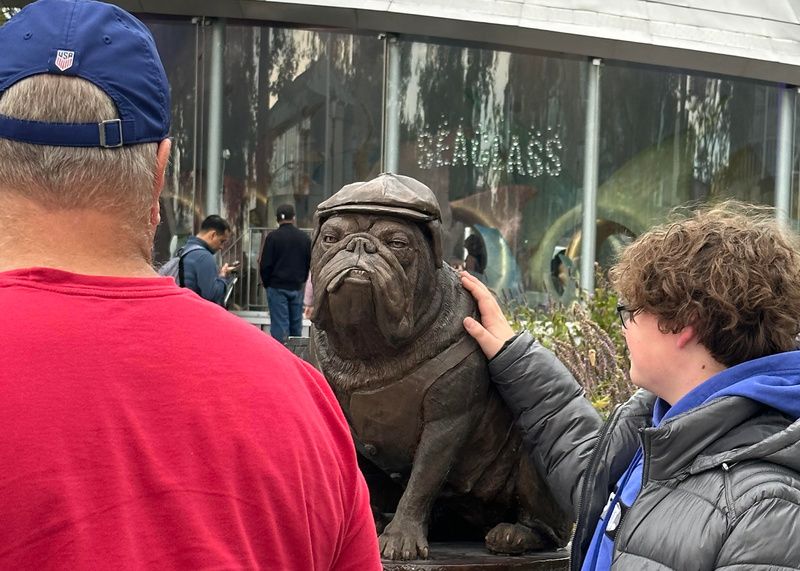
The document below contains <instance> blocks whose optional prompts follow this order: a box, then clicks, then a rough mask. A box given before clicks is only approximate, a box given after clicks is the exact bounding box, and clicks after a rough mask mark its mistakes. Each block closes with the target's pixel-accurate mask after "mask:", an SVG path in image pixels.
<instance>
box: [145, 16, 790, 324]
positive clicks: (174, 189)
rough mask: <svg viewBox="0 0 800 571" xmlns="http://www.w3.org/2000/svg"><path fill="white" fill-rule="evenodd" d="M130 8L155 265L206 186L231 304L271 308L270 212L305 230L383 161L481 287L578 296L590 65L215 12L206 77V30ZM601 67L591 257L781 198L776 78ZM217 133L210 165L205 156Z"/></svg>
mask: <svg viewBox="0 0 800 571" xmlns="http://www.w3.org/2000/svg"><path fill="white" fill-rule="evenodd" d="M140 17H141V18H142V19H143V21H144V22H145V23H146V24H147V25H148V26H149V27H150V28H151V30H152V31H153V33H154V36H155V38H156V41H157V44H158V46H159V50H160V52H161V55H162V58H163V60H164V64H165V67H166V70H167V74H168V76H169V80H170V82H171V85H172V106H173V129H172V136H173V138H174V143H173V155H172V160H171V163H170V166H169V170H168V173H167V183H166V188H165V189H164V193H163V197H162V220H163V223H162V226H161V228H160V229H159V232H158V235H157V239H156V247H155V257H156V261H163V260H165V259H167V258H168V257H169V256H170V254H171V253H172V252H174V250H175V249H176V247H177V246H178V245H180V244H181V243H182V242H183V240H185V238H186V237H188V236H189V235H191V234H193V233H194V232H195V231H197V229H198V227H199V223H200V222H201V221H202V219H203V217H205V216H206V215H207V214H213V213H215V212H211V211H209V206H208V205H209V193H210V192H215V193H217V194H218V196H216V195H214V196H213V197H212V200H211V203H213V204H217V203H218V205H219V207H218V209H217V212H216V213H219V214H221V215H222V216H223V217H225V218H226V219H228V220H229V221H230V222H231V224H232V225H233V227H234V228H235V237H236V238H237V241H236V244H237V246H236V247H237V248H238V250H237V252H236V256H237V257H241V258H242V261H243V262H244V266H243V278H242V284H243V293H242V294H241V297H240V299H239V300H238V301H239V303H240V305H243V306H246V307H250V308H253V307H262V306H265V305H266V304H265V302H264V299H263V293H262V292H261V291H260V290H261V289H262V288H260V287H259V286H258V279H257V257H258V251H259V245H260V238H261V236H262V230H263V229H264V228H269V227H273V226H274V225H275V221H274V220H275V219H274V212H275V208H276V207H277V206H278V205H280V204H283V203H291V204H293V205H294V206H295V208H296V211H297V215H298V226H300V227H301V228H310V227H311V226H312V225H313V214H314V210H315V208H316V206H317V205H318V204H319V203H320V202H321V201H323V200H324V199H325V198H327V197H329V196H331V195H332V194H333V193H335V192H336V191H337V190H338V189H339V188H341V187H342V186H343V185H344V184H347V183H350V182H353V181H359V180H367V179H369V178H371V177H374V176H376V175H377V174H379V173H380V172H382V171H387V170H392V171H396V172H399V173H401V174H406V175H409V176H412V177H414V178H417V179H419V180H421V181H422V182H424V183H425V184H427V185H428V186H430V187H431V188H432V189H433V191H434V192H435V193H436V195H437V196H438V198H439V201H440V205H441V209H442V217H443V229H444V232H445V242H444V246H445V247H444V253H445V257H446V258H447V259H448V261H451V262H452V263H454V264H455V263H458V262H459V261H461V260H463V259H464V256H465V249H464V242H465V240H466V238H467V237H468V236H469V235H471V234H476V235H478V237H479V239H480V240H479V241H480V242H481V243H482V244H483V248H484V250H485V253H486V262H487V265H486V270H485V275H486V278H487V282H488V283H489V285H490V286H491V287H493V288H495V290H496V291H498V292H499V293H501V294H502V295H506V296H510V297H515V298H516V297H520V296H521V297H524V298H525V299H527V300H528V301H533V302H538V301H542V300H544V299H546V298H547V296H554V297H563V296H568V295H570V293H571V292H572V291H573V289H574V283H575V280H576V274H577V271H578V269H579V267H580V264H579V258H580V256H581V252H582V251H585V250H582V244H581V242H582V240H581V236H582V233H583V232H582V216H583V210H584V199H585V196H586V194H585V192H586V191H585V188H584V186H585V184H586V183H585V181H586V177H585V169H586V168H587V165H586V164H585V162H586V156H587V153H586V146H587V127H586V125H587V109H588V100H587V98H588V97H589V96H588V93H589V90H588V81H589V78H590V71H591V70H590V68H591V67H592V66H593V64H592V62H591V61H590V60H588V59H586V58H582V57H577V56H574V57H573V56H569V55H563V54H557V55H556V54H547V53H542V52H533V51H526V50H522V49H509V48H506V47H502V46H489V45H481V44H479V43H466V42H462V43H457V42H454V41H443V40H440V39H437V38H431V37H413V36H384V35H378V34H366V33H358V32H355V31H349V30H330V29H319V28H316V29H311V28H308V29H304V28H302V27H283V26H273V25H266V24H265V23H263V22H241V21H232V20H228V21H227V23H226V24H225V25H224V29H223V30H222V31H221V33H222V34H223V37H222V44H221V45H222V48H221V68H219V71H215V70H214V64H213V56H214V50H215V49H216V48H215V46H214V36H213V33H212V28H213V25H212V24H211V23H210V22H209V21H207V20H205V19H203V18H191V19H190V18H180V17H162V16H159V17H155V16H146V15H143V16H140ZM218 55H219V54H218ZM599 73H600V81H599V101H597V105H599V107H598V109H599V123H598V128H597V139H596V145H597V147H596V148H597V168H596V177H597V189H596V192H595V193H594V194H593V199H594V201H595V203H596V220H595V228H594V234H595V236H594V252H595V256H596V261H597V262H598V263H599V264H600V266H601V267H607V266H608V265H609V263H610V262H611V260H612V259H613V258H614V256H615V254H616V252H617V251H618V250H619V248H620V247H621V246H622V245H624V244H625V243H626V242H627V241H629V240H630V239H631V238H632V237H633V236H636V235H637V234H639V233H641V232H642V231H643V230H645V229H646V228H648V227H649V226H651V225H653V224H655V223H659V222H662V221H664V220H665V219H666V217H667V216H668V213H669V212H670V210H671V209H672V208H673V207H675V206H678V205H684V204H692V203H697V202H704V201H713V200H720V199H724V198H728V197H731V198H739V199H742V200H746V201H751V202H756V203H762V204H770V205H772V204H775V200H776V176H777V173H776V162H777V158H778V148H779V141H778V117H779V108H780V99H781V93H782V91H784V90H785V87H784V86H782V85H778V84H769V83H763V82H757V81H751V80H747V79H738V78H732V77H723V76H713V75H708V74H700V73H695V72H686V71H681V70H676V69H669V68H656V67H647V66H642V65H633V64H629V63H625V62H617V61H610V60H605V61H603V62H602V66H601V67H600V72H599ZM220 75H221V77H219V76H220ZM215 82H217V83H216V85H217V87H216V89H221V109H219V110H218V111H216V112H217V113H218V114H219V115H220V118H221V121H220V124H221V128H219V129H218V130H214V128H213V121H211V120H210V119H209V116H210V113H211V112H212V108H213V105H214V102H213V100H214V98H215V97H217V98H218V99H220V97H219V93H220V92H219V91H218V92H217V95H215V92H214V89H215V87H214V85H215ZM220 84H221V85H220ZM792 104H793V105H794V106H795V107H796V106H797V102H796V98H793V103H792ZM797 111H798V109H795V113H794V115H795V116H797ZM798 135H800V122H796V123H795V124H794V126H793V127H792V134H791V137H790V139H791V140H792V146H791V153H790V157H791V159H790V160H791V163H792V167H791V176H790V185H791V193H790V199H791V200H790V204H789V212H788V216H789V218H790V219H791V220H792V221H796V220H798V218H800V203H798V200H797V193H798V171H800V160H799V159H798V154H799V153H798V148H799V147H800V145H797V144H795V143H794V142H795V141H797V140H798ZM212 138H215V139H216V140H217V141H216V142H217V144H218V149H219V157H215V156H211V158H210V155H209V152H210V151H209V149H217V147H214V146H212V145H210V142H211V139H212ZM212 163H214V164H212ZM212 167H213V168H212ZM211 178H214V179H215V180H210V179H211Z"/></svg>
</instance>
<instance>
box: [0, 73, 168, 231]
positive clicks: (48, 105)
mask: <svg viewBox="0 0 800 571" xmlns="http://www.w3.org/2000/svg"><path fill="white" fill-rule="evenodd" d="M0 114H3V115H6V116H9V117H15V118H19V119H27V120H33V121H45V122H58V123H93V122H99V121H103V120H106V119H116V118H118V116H119V115H118V113H117V109H116V107H115V105H114V103H113V102H112V101H111V99H110V98H109V97H108V96H107V95H106V94H105V93H103V91H101V90H100V89H99V88H98V87H97V86H95V85H93V84H92V83H90V82H88V81H86V80H83V79H80V78H77V77H63V76H56V75H46V74H43V75H35V76H32V77H29V78H27V79H24V80H22V81H20V82H18V83H16V84H14V85H13V86H11V87H10V88H9V89H8V90H7V91H6V92H5V93H4V94H3V96H2V97H1V98H0ZM157 148H158V145H157V144H156V143H145V144H140V145H131V146H128V147H121V148H116V149H102V148H94V147H55V146H49V145H33V144H29V143H22V142H19V141H13V140H9V139H0V188H2V189H3V192H13V193H16V194H18V195H19V196H22V197H25V198H28V199H31V200H33V201H36V202H38V203H40V204H42V205H43V206H46V207H47V208H56V209H73V208H91V209H94V210H99V211H103V212H107V213H110V214H117V215H123V216H126V217H128V221H129V222H134V223H136V222H146V221H147V220H148V218H149V209H150V205H151V204H152V200H153V188H154V185H155V176H156V150H157Z"/></svg>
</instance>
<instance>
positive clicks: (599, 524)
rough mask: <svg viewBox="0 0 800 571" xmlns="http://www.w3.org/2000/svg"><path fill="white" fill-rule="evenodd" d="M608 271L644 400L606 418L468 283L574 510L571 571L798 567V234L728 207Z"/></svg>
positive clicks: (529, 431) (529, 436) (665, 234)
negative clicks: (616, 293)
mask: <svg viewBox="0 0 800 571" xmlns="http://www.w3.org/2000/svg"><path fill="white" fill-rule="evenodd" d="M610 278H611V283H612V286H613V287H614V288H615V289H616V291H617V292H618V294H619V296H620V299H621V300H622V303H621V304H620V305H619V307H618V313H619V316H620V319H621V324H622V327H623V332H624V335H625V341H626V343H627V346H628V351H629V356H630V377H631V380H632V382H633V383H634V384H635V385H637V386H639V387H641V389H642V390H640V391H638V392H637V393H636V394H635V395H634V396H633V397H632V398H631V399H630V400H629V401H628V402H626V403H625V404H623V405H621V406H619V407H618V408H617V409H616V410H615V411H614V412H613V413H612V414H611V415H610V416H609V418H608V419H607V420H606V421H605V423H603V422H602V421H601V419H600V417H599V416H598V415H597V413H596V412H595V411H594V409H593V408H592V407H591V405H590V404H589V402H588V400H587V399H585V398H584V395H583V390H582V388H581V387H580V386H578V383H577V382H576V381H575V380H574V379H573V378H572V376H571V375H570V374H569V372H568V371H567V370H566V368H565V367H564V366H563V365H562V364H561V363H560V362H559V361H558V360H557V359H556V358H555V356H554V355H553V354H552V353H551V352H549V351H548V350H547V349H545V348H544V347H542V346H541V345H539V344H538V343H537V342H536V341H534V340H533V338H532V337H531V336H530V334H528V333H521V334H518V335H515V334H514V332H513V331H512V330H511V328H510V327H509V325H508V322H507V321H506V319H505V317H504V316H503V313H502V312H501V310H500V307H499V306H498V304H497V302H496V301H495V299H494V298H493V296H492V294H491V293H490V292H489V291H488V289H486V287H485V286H484V285H483V284H481V283H480V281H479V280H477V279H476V278H475V277H473V276H471V275H469V274H468V273H462V283H463V284H464V286H465V287H466V288H467V289H468V290H469V291H470V292H471V293H472V294H473V296H474V297H475V299H476V300H477V302H478V308H479V311H480V318H481V322H482V323H479V322H478V321H476V320H474V319H472V318H470V317H468V318H466V319H465V322H464V326H465V328H466V329H467V331H468V332H469V333H470V334H471V335H472V336H473V337H474V338H475V339H476V340H477V341H478V343H479V344H480V346H481V348H482V349H483V351H484V352H485V353H486V355H487V356H488V357H489V358H490V361H489V369H490V373H491V376H492V380H493V381H494V383H495V386H496V387H497V389H498V391H499V392H500V394H501V395H502V396H503V398H504V400H505V401H506V403H507V404H508V405H509V407H510V408H511V410H512V412H513V413H514V414H515V415H516V418H517V424H518V426H519V427H520V429H521V430H522V432H523V434H524V438H525V441H526V443H527V444H528V445H529V446H530V453H531V454H532V456H533V458H534V460H535V462H536V464H537V467H538V468H539V470H540V472H541V473H542V475H543V476H544V477H545V479H546V481H547V482H548V485H549V486H550V488H551V489H552V491H553V495H554V496H555V497H556V499H558V500H559V501H560V502H561V504H562V507H563V508H564V509H566V510H572V512H573V513H574V514H575V516H576V520H577V525H576V530H575V536H574V538H573V542H572V556H571V567H572V569H575V570H579V569H580V570H607V569H614V570H637V571H638V570H672V569H674V570H681V571H686V570H695V569H696V570H705V569H749V570H759V569H763V570H767V569H798V568H800V420H798V418H800V351H797V350H796V347H797V336H798V333H800V240H799V239H798V236H797V235H796V234H795V233H794V232H793V231H790V230H789V229H788V228H787V227H786V225H783V224H781V223H780V222H779V221H778V220H776V218H775V216H774V213H772V211H770V210H768V209H765V208H760V207H753V206H749V205H745V204H742V203H738V202H734V201H730V202H727V203H723V204H721V205H717V206H714V207H707V208H703V209H700V210H697V211H696V212H694V213H693V214H692V215H690V216H688V217H685V218H684V219H681V220H676V221H673V222H670V223H668V224H664V225H661V226H657V227H655V228H653V229H652V230H650V231H648V232H646V233H645V234H643V235H642V236H640V237H639V238H638V239H637V240H636V241H634V242H633V243H632V244H631V245H630V246H629V247H627V248H626V249H625V250H624V251H623V253H622V255H621V258H620V260H619V262H618V263H617V264H616V266H615V267H614V268H612V270H611V273H610ZM508 540H509V541H514V538H513V537H509V538H508Z"/></svg>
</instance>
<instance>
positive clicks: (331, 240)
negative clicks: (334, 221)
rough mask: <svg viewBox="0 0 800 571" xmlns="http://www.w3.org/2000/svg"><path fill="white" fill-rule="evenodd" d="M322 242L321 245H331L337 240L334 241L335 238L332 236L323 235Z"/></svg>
mask: <svg viewBox="0 0 800 571" xmlns="http://www.w3.org/2000/svg"><path fill="white" fill-rule="evenodd" d="M322 242H323V244H333V243H335V242H338V240H337V239H336V236H334V235H333V234H325V235H323V236H322Z"/></svg>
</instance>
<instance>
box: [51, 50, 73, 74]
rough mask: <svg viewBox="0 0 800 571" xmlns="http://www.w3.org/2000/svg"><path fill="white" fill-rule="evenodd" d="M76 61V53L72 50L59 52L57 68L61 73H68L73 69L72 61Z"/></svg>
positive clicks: (57, 54)
mask: <svg viewBox="0 0 800 571" xmlns="http://www.w3.org/2000/svg"><path fill="white" fill-rule="evenodd" d="M74 59H75V52H73V51H70V50H58V51H57V52H56V61H55V64H56V67H57V68H58V69H60V70H61V71H67V70H68V69H69V68H71V67H72V61H73V60H74Z"/></svg>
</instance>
